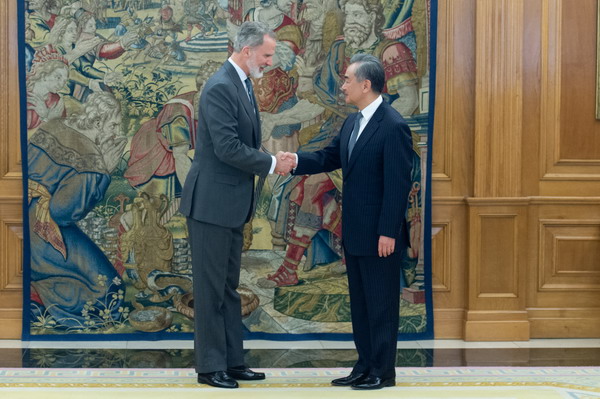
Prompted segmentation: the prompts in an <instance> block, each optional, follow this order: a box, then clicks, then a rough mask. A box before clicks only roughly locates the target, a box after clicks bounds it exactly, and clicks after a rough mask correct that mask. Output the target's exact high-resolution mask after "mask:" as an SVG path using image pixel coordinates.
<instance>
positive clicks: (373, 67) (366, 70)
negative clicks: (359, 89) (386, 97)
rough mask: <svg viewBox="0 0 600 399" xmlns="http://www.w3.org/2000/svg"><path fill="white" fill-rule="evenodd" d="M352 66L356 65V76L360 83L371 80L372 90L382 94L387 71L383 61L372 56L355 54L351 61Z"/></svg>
mask: <svg viewBox="0 0 600 399" xmlns="http://www.w3.org/2000/svg"><path fill="white" fill-rule="evenodd" d="M350 64H356V65H357V66H356V69H355V70H354V76H356V80H358V81H359V82H362V81H364V80H365V79H366V80H369V81H370V82H371V90H372V91H374V92H375V93H379V94H381V93H382V92H383V87H384V86H385V71H384V69H383V65H382V64H381V60H379V58H377V57H375V56H374V55H371V54H363V53H359V54H354V56H353V57H352V58H351V59H350Z"/></svg>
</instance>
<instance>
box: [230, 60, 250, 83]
mask: <svg viewBox="0 0 600 399" xmlns="http://www.w3.org/2000/svg"><path fill="white" fill-rule="evenodd" d="M227 61H229V62H230V63H231V65H233V67H234V68H235V71H236V72H237V74H238V76H239V77H240V80H241V81H242V83H246V79H248V75H246V72H244V70H243V69H242V68H240V67H239V66H238V64H236V63H235V62H234V61H233V60H232V59H231V57H229V58H228V59H227Z"/></svg>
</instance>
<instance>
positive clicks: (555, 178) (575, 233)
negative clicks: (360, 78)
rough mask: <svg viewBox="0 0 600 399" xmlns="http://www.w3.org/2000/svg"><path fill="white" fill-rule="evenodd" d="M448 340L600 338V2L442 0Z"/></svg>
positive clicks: (7, 249) (11, 188)
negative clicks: (599, 75)
mask: <svg viewBox="0 0 600 399" xmlns="http://www.w3.org/2000/svg"><path fill="white" fill-rule="evenodd" d="M438 1H439V26H438V72H437V104H436V111H437V112H436V127H435V138H434V147H433V159H434V162H433V165H432V173H433V187H432V190H433V191H432V192H433V227H434V229H435V232H437V233H436V234H435V236H434V238H433V243H432V248H433V250H432V257H433V284H434V310H435V336H436V338H464V339H467V340H527V339H530V338H559V337H600V123H599V122H598V121H596V120H595V116H594V115H595V92H594V87H595V74H596V57H595V55H596V23H597V1H598V0H438ZM15 4H16V0H8V1H3V2H0V57H2V58H0V60H1V62H0V338H18V337H19V336H20V329H21V320H20V318H21V285H22V267H21V247H22V225H21V220H22V211H21V197H22V195H21V173H20V170H21V158H20V148H19V133H18V132H19V130H18V114H19V112H18V111H19V110H18V98H17V95H16V93H17V89H18V88H17V83H16V82H17V57H16V52H17V48H16V40H15V38H16V23H15V20H16V8H15Z"/></svg>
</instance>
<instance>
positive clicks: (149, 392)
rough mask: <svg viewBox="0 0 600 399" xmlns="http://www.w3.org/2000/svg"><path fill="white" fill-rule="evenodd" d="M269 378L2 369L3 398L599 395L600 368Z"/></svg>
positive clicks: (333, 372)
mask: <svg viewBox="0 0 600 399" xmlns="http://www.w3.org/2000/svg"><path fill="white" fill-rule="evenodd" d="M262 371H265V372H266V373H267V379H266V380H264V381H259V382H253V383H242V384H240V386H241V388H240V389H237V390H223V389H216V388H212V387H209V386H207V385H199V384H197V383H196V376H195V373H194V372H193V370H191V369H23V368H19V369H0V397H1V398H2V399H15V398H19V399H20V398H28V399H38V398H39V399H42V398H43V399H53V398H63V399H64V398H85V399H96V398H103V399H106V398H107V397H119V396H123V397H125V396H126V397H127V398H144V399H154V398H166V397H169V396H175V395H176V397H177V399H187V398H197V397H199V393H201V396H202V397H210V398H234V397H237V398H241V397H244V398H245V399H246V398H250V399H251V398H266V399H269V398H280V397H281V396H282V395H285V398H286V399H294V398H307V397H311V396H312V397H315V398H339V397H340V394H342V393H343V396H344V398H354V397H366V396H372V397H375V398H397V397H402V398H414V399H434V398H440V399H441V398H451V399H458V398H473V399H478V398H497V399H509V398H514V399H554V398H557V399H558V398H561V399H565V398H571V399H592V398H594V399H598V398H600V367H589V368H588V367H586V368H575V367H552V368H529V367H522V368H519V367H516V368H497V367H454V368H440V367H433V368H398V369H397V370H396V373H397V377H396V386H395V387H392V388H386V389H384V390H381V391H376V392H359V391H354V390H351V389H348V388H337V387H332V386H331V385H330V384H329V382H330V381H331V380H332V379H333V378H337V377H340V376H344V375H346V374H347V373H348V372H349V369H343V368H333V369H315V368H311V369H307V368H304V369H263V370H262Z"/></svg>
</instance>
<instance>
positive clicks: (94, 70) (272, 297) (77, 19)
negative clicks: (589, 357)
mask: <svg viewBox="0 0 600 399" xmlns="http://www.w3.org/2000/svg"><path fill="white" fill-rule="evenodd" d="M19 7H20V9H19V15H20V31H19V40H20V43H21V45H20V46H19V47H20V54H19V55H20V65H21V70H20V72H21V75H20V76H21V104H22V107H21V109H22V110H23V111H22V115H21V124H22V130H21V131H22V134H21V138H22V140H21V142H22V152H23V172H24V173H23V176H24V230H25V231H24V257H23V258H24V269H23V270H24V315H23V320H24V326H23V338H24V339H27V340H35V339H44V340H48V339H57V340H61V339H82V340H84V339H85V340H95V339H97V340H106V339H110V340H115V339H117V340H118V339H127V340H135V339H141V340H154V339H190V338H191V337H192V333H193V306H194V302H193V294H192V273H191V251H190V248H189V245H188V242H187V227H186V221H185V218H184V217H183V216H182V214H181V213H179V211H178V208H179V204H180V198H181V188H182V184H183V182H184V181H185V177H186V175H187V173H188V171H189V168H190V165H191V160H192V157H193V154H194V151H195V148H196V140H195V129H196V126H197V118H198V113H197V107H198V102H199V98H200V95H201V93H202V87H203V85H204V83H205V82H206V80H207V79H208V78H209V77H210V76H211V75H212V74H213V73H214V72H215V71H216V70H217V69H218V68H220V66H221V65H222V63H223V62H225V61H226V59H227V57H228V56H229V54H230V52H231V40H232V38H233V37H234V36H235V33H236V31H237V29H238V27H239V25H241V24H242V23H243V22H244V21H248V20H255V21H262V22H265V23H266V24H268V25H269V26H270V27H271V28H272V29H273V30H274V32H275V33H276V36H277V48H276V53H275V57H274V62H273V66H272V67H270V68H269V69H268V70H267V71H266V72H265V74H264V77H263V78H262V79H259V80H255V81H254V88H255V94H256V98H257V101H258V103H259V108H260V111H261V112H260V117H261V121H262V140H263V142H262V149H261V150H262V151H266V152H269V153H272V154H274V153H276V152H277V151H280V150H282V151H293V152H295V151H316V150H319V149H321V148H323V147H324V146H326V145H327V144H328V143H329V142H330V141H331V140H332V138H333V137H334V136H335V135H336V134H338V132H339V129H340V127H341V125H342V122H343V121H344V119H345V118H346V116H347V115H348V114H350V113H352V112H356V108H353V107H350V106H347V105H346V104H345V103H344V96H343V95H342V93H341V85H342V81H341V80H342V79H341V76H342V75H343V73H344V71H345V68H346V67H347V65H348V63H349V59H350V57H351V56H352V55H354V54H356V53H371V54H373V55H375V56H377V57H378V58H379V59H381V61H382V63H383V65H384V68H385V74H386V86H385V90H384V98H385V100H386V101H388V102H389V103H390V104H391V105H392V107H394V108H395V109H396V110H398V111H399V112H400V113H401V114H402V115H403V116H404V118H405V119H406V121H407V122H408V124H409V126H410V128H411V131H412V135H413V150H414V151H413V159H412V165H413V170H412V180H413V185H412V191H411V193H410V196H409V199H408V200H409V209H408V211H407V214H406V219H407V222H408V225H409V226H410V242H411V247H410V248H409V249H408V250H407V252H406V253H404V254H403V260H402V264H401V265H400V266H399V267H401V268H402V273H401V274H402V281H401V285H402V286H401V298H400V301H401V307H400V308H401V311H400V325H399V339H429V338H432V337H433V316H432V300H431V297H432V293H431V260H430V240H431V215H430V202H431V201H430V193H429V190H428V189H427V188H428V187H429V186H430V175H431V173H430V168H429V165H430V164H431V151H430V146H431V143H432V127H433V98H434V95H433V93H434V87H435V75H434V71H435V37H436V29H435V26H436V25H435V22H436V18H437V3H436V0H229V1H227V0H162V1H157V0H77V1H74V0H25V1H19ZM255 195H256V196H257V198H258V199H259V200H258V203H257V209H256V213H255V215H254V217H253V219H252V220H251V221H250V222H249V223H247V225H246V226H245V228H244V252H243V255H242V257H243V258H242V270H241V280H240V287H239V289H238V291H239V293H240V295H241V297H242V314H243V323H244V326H245V329H246V337H247V338H249V339H252V338H269V339H351V323H350V302H349V296H348V283H347V279H346V274H345V273H346V265H345V261H344V258H343V256H342V245H341V242H342V241H341V239H342V237H341V218H340V217H341V198H342V195H343V192H342V189H341V171H334V172H331V173H324V174H320V175H314V176H310V177H307V176H279V175H276V174H274V175H269V176H268V177H267V178H260V179H259V178H257V179H256V190H255ZM403 200H405V199H403V198H398V201H403Z"/></svg>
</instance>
